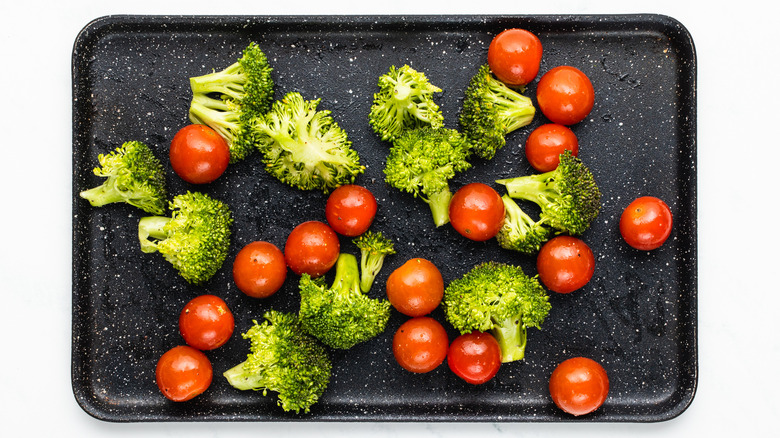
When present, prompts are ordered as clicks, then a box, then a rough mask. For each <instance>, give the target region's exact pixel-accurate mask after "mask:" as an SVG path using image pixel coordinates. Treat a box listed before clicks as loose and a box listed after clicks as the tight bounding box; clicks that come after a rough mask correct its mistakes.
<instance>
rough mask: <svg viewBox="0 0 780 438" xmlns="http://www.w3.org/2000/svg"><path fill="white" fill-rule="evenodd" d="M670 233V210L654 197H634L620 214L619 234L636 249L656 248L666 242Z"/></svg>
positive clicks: (647, 249)
mask: <svg viewBox="0 0 780 438" xmlns="http://www.w3.org/2000/svg"><path fill="white" fill-rule="evenodd" d="M671 233H672V210H671V209H669V206H668V205H666V203H665V202H664V201H662V200H660V199H658V198H656V197H653V196H642V197H639V198H637V199H635V200H634V201H633V202H631V203H630V204H628V207H626V209H625V210H623V214H622V215H621V216H620V234H621V235H622V236H623V239H624V240H625V241H626V243H628V244H629V245H631V246H632V247H634V248H636V249H641V250H646V251H649V250H651V249H656V248H658V247H660V246H661V245H663V244H664V242H666V239H667V238H668V237H669V235H670V234H671Z"/></svg>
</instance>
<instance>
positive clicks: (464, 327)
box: [442, 262, 550, 362]
mask: <svg viewBox="0 0 780 438" xmlns="http://www.w3.org/2000/svg"><path fill="white" fill-rule="evenodd" d="M548 299H549V297H548V296H547V292H546V290H545V289H544V287H542V285H541V284H540V283H539V281H538V279H537V278H536V277H528V276H527V275H525V273H523V270H522V269H521V268H520V267H517V266H512V265H508V264H504V263H497V262H485V263H482V264H480V265H477V266H475V267H474V268H473V269H472V270H471V271H469V272H468V273H466V275H464V276H463V277H461V278H459V279H455V280H453V281H452V282H451V283H450V284H449V285H447V288H446V289H445V290H444V299H443V300H442V307H443V308H444V314H445V317H446V318H447V321H449V322H450V323H451V324H452V326H453V327H455V329H457V330H458V331H460V333H462V334H465V333H469V332H471V331H474V330H478V331H481V332H487V331H489V332H490V333H491V334H492V335H493V336H494V337H495V338H496V340H497V341H498V344H499V346H500V347H501V361H502V362H513V361H516V360H521V359H523V357H525V348H526V342H527V330H526V329H527V328H528V327H537V328H540V327H541V325H542V323H543V322H544V319H545V318H546V317H547V313H548V312H549V311H550V303H549V302H548Z"/></svg>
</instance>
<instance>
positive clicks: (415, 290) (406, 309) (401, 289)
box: [387, 258, 444, 317]
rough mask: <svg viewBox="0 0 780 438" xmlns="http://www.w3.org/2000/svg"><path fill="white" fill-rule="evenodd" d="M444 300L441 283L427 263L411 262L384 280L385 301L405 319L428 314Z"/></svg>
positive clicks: (442, 281)
mask: <svg viewBox="0 0 780 438" xmlns="http://www.w3.org/2000/svg"><path fill="white" fill-rule="evenodd" d="M442 297H444V279H443V278H442V276H441V272H440V271H439V269H438V268H437V267H436V265H434V264H433V263H431V262H430V261H429V260H426V259H421V258H414V259H411V260H409V261H407V262H406V263H404V264H403V265H401V266H399V267H398V268H397V269H396V270H395V271H393V272H392V273H391V274H390V276H389V277H388V278H387V299H388V300H389V301H390V304H391V305H392V306H393V307H394V308H395V309H396V310H398V311H399V312H401V313H403V314H404V315H406V316H412V317H414V316H424V315H427V314H429V313H431V312H432V311H433V310H434V309H435V308H437V307H438V306H439V304H440V303H441V299H442Z"/></svg>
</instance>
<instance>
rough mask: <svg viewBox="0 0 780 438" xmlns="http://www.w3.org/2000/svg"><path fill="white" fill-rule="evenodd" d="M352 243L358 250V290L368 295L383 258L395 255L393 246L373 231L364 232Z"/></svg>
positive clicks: (391, 242) (385, 238)
mask: <svg viewBox="0 0 780 438" xmlns="http://www.w3.org/2000/svg"><path fill="white" fill-rule="evenodd" d="M353 242H354V243H355V245H356V246H357V247H358V249H360V290H361V291H363V292H365V293H368V291H369V290H371V286H372V285H373V284H374V279H375V278H376V276H377V274H379V271H380V270H382V265H383V264H384V262H385V257H387V256H388V255H390V254H395V245H393V241H392V240H390V239H388V238H387V237H385V236H384V235H383V234H382V233H381V232H376V233H375V232H373V231H366V232H365V233H363V234H362V235H360V236H359V237H358V238H357V239H354V240H353Z"/></svg>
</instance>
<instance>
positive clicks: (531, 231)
mask: <svg viewBox="0 0 780 438" xmlns="http://www.w3.org/2000/svg"><path fill="white" fill-rule="evenodd" d="M501 200H502V201H504V211H505V212H506V213H505V215H504V222H503V223H502V224H501V229H499V230H498V234H496V240H497V241H498V245H499V246H500V247H501V248H505V249H509V250H513V251H519V252H521V253H524V254H536V253H538V252H539V249H540V248H541V247H542V245H543V244H544V242H547V241H548V240H550V238H551V237H552V235H553V232H552V230H551V229H550V228H547V227H545V226H544V224H542V222H541V221H534V220H533V218H531V216H529V215H528V213H526V212H524V211H523V209H521V208H520V206H519V205H517V203H516V202H515V201H514V200H512V198H511V197H509V195H504V196H502V197H501Z"/></svg>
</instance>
